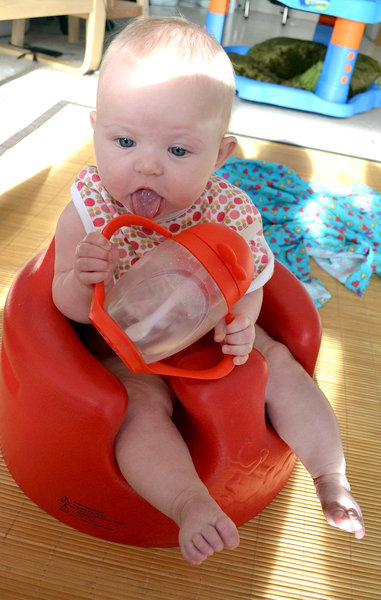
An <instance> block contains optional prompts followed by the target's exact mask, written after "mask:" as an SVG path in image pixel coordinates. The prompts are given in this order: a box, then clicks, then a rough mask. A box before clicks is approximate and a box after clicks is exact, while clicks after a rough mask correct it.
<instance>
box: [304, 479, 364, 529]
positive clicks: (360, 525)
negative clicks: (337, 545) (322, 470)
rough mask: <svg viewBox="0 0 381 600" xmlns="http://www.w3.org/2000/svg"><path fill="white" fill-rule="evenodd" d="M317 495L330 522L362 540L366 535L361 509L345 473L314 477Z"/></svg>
mask: <svg viewBox="0 0 381 600" xmlns="http://www.w3.org/2000/svg"><path fill="white" fill-rule="evenodd" d="M314 484H315V487H316V493H317V496H318V498H319V500H320V502H321V506H322V509H323V513H324V516H325V518H326V519H327V521H328V523H329V524H330V525H332V526H333V527H338V528H339V529H343V530H344V531H348V532H349V533H353V534H354V536H355V538H357V539H358V540H361V538H363V537H364V535H365V526H364V521H363V517H362V514H361V509H360V507H359V505H358V504H357V502H356V500H355V499H354V498H353V496H352V494H351V492H350V489H351V488H350V485H349V483H348V480H347V478H346V477H345V475H343V474H341V473H330V474H328V475H321V476H320V477H317V478H316V479H314Z"/></svg>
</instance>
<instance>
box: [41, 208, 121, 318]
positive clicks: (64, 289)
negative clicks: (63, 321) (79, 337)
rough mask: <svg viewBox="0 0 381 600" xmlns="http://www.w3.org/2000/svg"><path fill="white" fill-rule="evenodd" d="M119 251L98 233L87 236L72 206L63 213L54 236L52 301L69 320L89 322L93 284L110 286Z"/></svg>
mask: <svg viewBox="0 0 381 600" xmlns="http://www.w3.org/2000/svg"><path fill="white" fill-rule="evenodd" d="M117 262H118V250H117V248H116V247H115V245H114V244H112V243H111V242H109V241H108V240H106V238H105V237H104V236H103V235H102V234H101V233H97V232H91V233H88V234H87V235H86V232H85V229H84V227H83V225H82V222H81V220H80V218H79V215H78V213H77V211H76V209H75V207H74V205H73V204H72V203H70V204H68V206H67V207H66V208H65V209H64V211H63V212H62V214H61V216H60V218H59V220H58V223H57V228H56V233H55V267H54V279H53V287H52V292H53V301H54V303H55V305H56V306H57V308H58V309H59V310H60V311H61V312H62V313H63V314H64V315H66V316H67V317H69V318H70V319H73V320H74V321H78V322H80V323H88V322H89V318H88V317H89V311H90V304H91V299H92V294H93V284H94V283H99V282H100V281H104V282H105V285H106V286H108V285H111V284H112V279H113V272H114V268H115V267H116V265H117Z"/></svg>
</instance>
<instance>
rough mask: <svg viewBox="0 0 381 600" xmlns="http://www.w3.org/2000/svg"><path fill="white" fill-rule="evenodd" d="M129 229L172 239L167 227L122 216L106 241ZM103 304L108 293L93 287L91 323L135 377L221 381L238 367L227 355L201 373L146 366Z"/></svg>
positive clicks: (106, 231)
mask: <svg viewBox="0 0 381 600" xmlns="http://www.w3.org/2000/svg"><path fill="white" fill-rule="evenodd" d="M129 225H140V226H142V227H147V228H149V229H152V230H154V231H156V232H157V233H159V234H161V235H163V236H164V237H166V238H172V237H173V236H172V234H171V233H170V232H169V231H168V230H167V229H165V227H162V226H161V225H158V224H157V223H155V222H154V221H151V220H150V219H147V218H146V217H141V216H139V215H120V216H118V217H115V218H114V219H112V220H111V221H110V222H109V223H107V225H106V226H105V227H104V229H103V231H102V234H103V235H104V236H105V237H106V238H107V239H110V238H111V236H112V235H113V233H115V231H117V230H118V229H120V227H125V226H129ZM104 300H105V289H104V283H103V281H102V282H100V283H96V284H95V285H94V292H93V299H92V303H91V308H90V315H89V319H90V321H91V322H92V324H93V325H94V326H95V327H96V329H97V330H98V331H99V333H100V334H101V335H102V337H103V338H104V339H105V340H106V342H107V343H108V344H109V345H110V346H111V348H112V349H113V350H114V351H115V353H116V354H117V355H118V356H119V357H120V358H121V360H122V361H123V362H124V363H125V364H126V365H127V367H128V368H129V369H130V370H131V371H132V372H133V373H154V374H157V375H169V376H177V377H187V378H190V379H220V378H222V377H225V376H226V375H228V374H229V373H230V372H231V371H232V370H233V369H234V366H235V365H234V363H233V357H232V356H229V355H224V356H223V358H222V359H221V360H220V362H219V363H217V364H216V365H215V366H214V367H210V368H208V369H200V370H198V369H193V370H192V369H182V368H180V367H174V366H171V365H168V364H165V363H162V362H160V361H157V362H153V363H150V364H147V363H146V362H145V361H144V360H143V358H142V356H141V355H140V353H139V352H138V351H137V349H136V347H135V345H134V344H133V343H132V341H131V340H130V339H129V337H128V336H127V335H126V334H125V333H124V332H123V331H122V329H121V328H120V327H119V325H118V324H117V323H116V322H115V321H114V320H113V319H112V318H111V317H110V315H109V314H108V313H107V312H106V311H105V310H104V307H103V305H104ZM226 319H227V322H230V321H231V319H232V316H231V313H228V315H227V317H226Z"/></svg>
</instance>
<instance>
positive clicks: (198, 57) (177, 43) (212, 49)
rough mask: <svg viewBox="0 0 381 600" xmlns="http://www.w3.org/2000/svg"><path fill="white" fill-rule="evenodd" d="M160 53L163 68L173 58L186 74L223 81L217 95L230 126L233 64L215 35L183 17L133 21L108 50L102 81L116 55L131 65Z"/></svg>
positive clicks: (103, 62) (220, 82)
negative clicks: (219, 92)
mask: <svg viewBox="0 0 381 600" xmlns="http://www.w3.org/2000/svg"><path fill="white" fill-rule="evenodd" d="M160 53H162V54H163V67H162V68H163V69H164V70H165V69H166V64H167V62H168V65H169V62H170V58H171V57H173V59H174V60H177V62H178V63H181V65H182V73H183V74H184V75H187V74H191V75H202V76H205V75H206V76H208V77H210V78H212V79H213V80H214V81H216V82H218V83H219V84H220V86H219V88H220V90H221V91H222V93H221V94H219V98H216V105H217V104H218V102H220V103H221V107H222V109H223V114H224V118H223V120H224V125H226V127H227V124H228V121H229V118H230V112H231V107H232V103H233V97H234V91H235V84H234V70H233V67H232V64H231V62H230V60H229V58H228V56H227V54H226V52H225V51H224V50H223V48H222V47H221V46H220V44H219V43H218V42H217V41H216V40H215V38H214V37H213V36H211V35H210V34H209V33H208V32H207V31H206V30H205V29H203V28H201V27H199V26H198V25H196V24H194V23H191V22H190V21H187V20H186V19H184V18H181V17H166V18H160V17H140V18H138V19H134V20H133V21H131V22H130V23H129V24H128V25H127V26H126V27H125V28H124V29H123V30H122V31H121V32H120V33H119V34H117V35H116V37H115V38H114V40H113V41H112V42H111V44H110V45H109V47H108V49H107V50H106V53H105V55H104V58H103V61H102V65H101V70H100V81H101V80H102V73H103V72H104V71H105V70H107V67H108V65H109V64H110V63H112V62H113V61H114V60H115V59H116V58H117V59H118V61H119V62H120V63H122V64H123V62H124V61H125V63H126V66H127V67H128V66H129V65H132V66H136V65H138V64H139V62H140V61H142V60H147V59H149V58H150V57H153V56H155V55H160ZM168 68H169V66H168ZM221 84H222V85H221Z"/></svg>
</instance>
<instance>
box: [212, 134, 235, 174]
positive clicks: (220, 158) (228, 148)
mask: <svg viewBox="0 0 381 600" xmlns="http://www.w3.org/2000/svg"><path fill="white" fill-rule="evenodd" d="M236 146H237V140H236V138H235V137H234V136H232V135H226V136H225V137H223V138H222V140H221V144H220V149H219V151H218V155H217V161H216V169H219V168H220V167H222V165H223V164H224V163H225V162H226V161H227V159H228V158H229V157H230V156H231V155H232V154H233V152H234V150H235V148H236Z"/></svg>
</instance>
